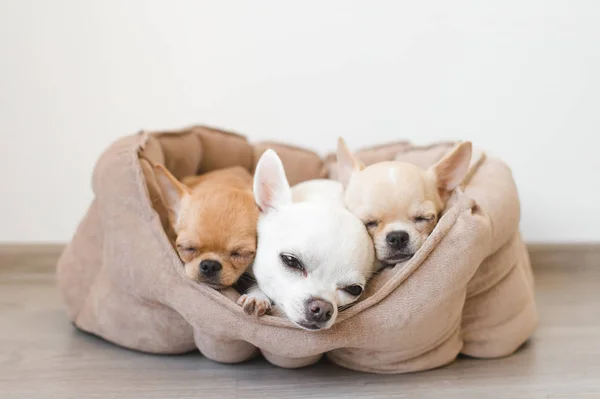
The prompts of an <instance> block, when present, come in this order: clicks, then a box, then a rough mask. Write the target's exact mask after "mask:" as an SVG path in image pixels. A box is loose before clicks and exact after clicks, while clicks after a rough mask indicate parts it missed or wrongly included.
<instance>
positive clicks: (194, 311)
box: [57, 127, 537, 373]
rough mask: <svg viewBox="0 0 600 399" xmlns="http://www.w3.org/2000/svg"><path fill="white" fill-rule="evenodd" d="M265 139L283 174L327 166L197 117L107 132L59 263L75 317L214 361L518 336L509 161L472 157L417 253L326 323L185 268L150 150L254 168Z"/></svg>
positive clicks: (334, 357) (339, 360) (384, 355)
mask: <svg viewBox="0 0 600 399" xmlns="http://www.w3.org/2000/svg"><path fill="white" fill-rule="evenodd" d="M450 145H451V144H449V143H446V144H437V145H433V146H429V147H419V148H417V147H413V146H411V145H409V144H407V143H396V144H393V145H387V146H381V147H376V148H370V149H367V150H363V151H360V152H359V153H358V154H359V156H360V157H361V158H362V159H363V161H364V162H365V163H366V164H370V163H373V162H376V161H382V160H391V159H394V158H397V159H402V160H406V161H409V162H414V163H416V164H418V165H420V166H424V167H426V166H428V165H431V164H433V163H434V162H435V161H436V160H438V159H439V158H440V157H441V156H442V155H443V154H444V153H445V152H446V151H447V150H448V149H449V148H450ZM268 147H271V148H274V149H275V150H276V151H277V152H278V153H279V155H280V156H281V158H282V160H283V163H284V165H285V168H286V170H287V173H288V178H289V180H290V184H295V183H298V182H300V181H303V180H307V179H311V178H318V177H326V176H328V175H331V174H332V173H333V172H332V171H333V157H332V156H328V157H327V158H326V159H325V160H322V159H321V158H320V157H319V156H318V155H316V154H314V153H312V152H309V151H305V150H301V149H298V148H294V147H290V146H284V145H280V144H273V143H261V144H255V145H252V144H250V143H248V141H247V140H246V139H245V138H244V137H242V136H239V135H236V134H232V133H227V132H223V131H219V130H215V129H210V128H203V127H197V128H191V129H187V130H184V131H179V132H171V133H153V134H147V133H140V134H136V135H133V136H129V137H125V138H123V139H121V140H118V141H117V142H116V143H114V144H113V145H112V146H111V147H110V148H109V149H108V150H107V151H106V152H105V153H104V154H103V155H102V157H101V158H100V160H99V161H98V163H97V165H96V168H95V171H94V175H93V189H94V193H95V199H94V201H93V202H92V204H91V206H90V208H89V211H88V213H87V215H86V216H85V218H84V219H83V221H82V222H81V224H80V226H79V228H78V230H77V232H76V234H75V236H74V237H73V241H72V242H71V243H70V244H69V245H68V246H67V248H66V249H65V251H64V253H63V254H62V257H61V258H60V260H59V262H58V269H57V277H58V284H59V287H60V290H61V291H62V294H63V296H64V299H65V302H66V304H67V308H68V313H69V317H70V318H71V319H72V320H73V322H74V323H75V324H76V325H77V326H78V327H79V328H80V329H82V330H85V331H88V332H91V333H93V334H96V335H98V336H100V337H103V338H105V339H107V340H109V341H111V342H114V343H116V344H119V345H122V346H125V347H127V348H132V349H137V350H140V351H145V352H152V353H183V352H188V351H192V350H195V349H196V348H198V349H199V350H200V351H201V352H202V353H203V354H204V355H205V356H206V357H208V358H210V359H214V360H216V361H219V362H241V361H244V360H246V359H249V358H251V357H252V356H254V355H256V354H257V353H259V352H261V353H262V354H263V355H264V356H265V357H266V358H267V360H269V361H270V362H271V363H273V364H276V365H279V366H283V367H298V366H303V365H308V364H311V363H314V362H316V361H318V360H319V359H320V358H321V357H322V356H323V355H324V354H325V355H326V356H327V357H328V358H329V359H330V360H331V361H332V362H334V363H336V364H339V365H341V366H344V367H348V368H352V369H356V370H362V371H369V372H377V373H402V372H409V371H416V370H425V369H430V368H433V367H438V366H441V365H444V364H447V363H449V362H451V361H453V360H454V358H455V357H456V356H457V355H458V354H459V353H464V354H466V355H470V356H475V357H485V358H491V357H498V356H505V355H508V354H510V353H512V352H513V351H515V350H516V349H517V348H518V347H519V346H520V345H521V344H523V343H524V342H525V341H526V340H527V339H528V338H529V336H530V335H531V333H532V332H533V330H534V328H535V326H536V323H537V318H536V311H535V306H534V289H533V277H532V273H531V267H530V264H529V259H528V257H527V252H526V249H525V246H524V244H523V242H522V240H521V237H520V235H519V231H518V225H519V200H518V197H517V192H516V189H515V185H514V182H513V179H512V177H511V172H510V170H509V169H508V167H506V165H504V164H503V163H502V162H500V161H498V160H496V159H493V158H489V157H487V158H486V157H483V156H481V155H480V156H478V157H476V159H475V161H476V162H474V163H473V166H472V170H471V175H470V177H469V180H468V181H466V182H465V184H464V187H463V191H457V192H456V193H455V195H454V196H453V198H452V199H451V202H450V204H449V206H448V208H447V210H446V212H445V213H444V215H443V217H442V218H441V220H440V222H439V224H438V226H437V227H436V228H435V230H434V232H433V233H432V235H431V236H430V237H429V239H428V240H427V242H426V243H425V245H424V246H423V247H422V248H421V249H420V250H419V252H418V253H417V254H416V255H415V256H414V258H413V259H412V260H411V261H409V262H408V263H407V264H406V265H405V266H404V267H402V268H400V267H397V268H394V269H386V270H385V271H384V272H383V273H381V274H379V275H378V276H376V277H375V278H374V279H373V280H372V281H371V283H370V288H369V290H368V292H367V294H368V295H365V298H364V299H363V300H362V301H361V302H360V303H358V304H356V305H355V306H353V307H351V308H350V309H348V310H345V311H343V312H342V313H341V314H340V316H339V319H338V322H337V323H336V324H335V325H334V326H333V327H332V328H331V329H329V330H325V331H319V332H310V331H304V330H301V329H300V328H298V327H296V326H294V325H293V324H292V323H291V322H290V321H288V320H286V319H284V318H281V317H278V316H276V315H268V316H265V317H262V318H260V319H256V318H253V317H250V316H247V315H245V314H244V313H243V311H242V309H241V308H240V307H239V306H238V305H236V303H235V299H236V298H237V297H238V296H239V294H238V293H237V292H235V291H234V290H233V289H230V290H227V291H224V292H219V291H215V290H213V289H211V288H208V287H206V286H203V285H200V284H197V283H194V282H192V281H190V280H189V279H187V278H186V277H185V276H184V272H183V267H182V262H181V261H180V260H179V258H178V256H177V254H176V252H175V251H174V249H173V247H172V244H171V242H172V239H173V235H172V232H171V231H170V228H169V227H168V226H169V224H168V222H167V212H166V210H165V208H164V205H163V204H162V201H161V197H160V194H159V191H158V189H157V186H156V182H155V180H154V175H153V172H152V168H151V167H150V162H152V163H163V164H165V165H166V167H167V168H168V169H169V170H171V172H173V174H174V175H175V176H177V177H179V178H181V177H183V176H185V175H190V174H195V173H203V172H206V171H210V170H213V169H217V168H223V167H227V166H232V165H242V166H244V167H245V168H247V169H248V170H250V171H253V168H254V166H255V164H256V162H257V160H258V157H259V155H260V154H261V153H262V151H264V150H265V149H266V148H268ZM149 161H150V162H149Z"/></svg>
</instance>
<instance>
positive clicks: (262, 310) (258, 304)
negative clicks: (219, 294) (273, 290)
mask: <svg viewBox="0 0 600 399" xmlns="http://www.w3.org/2000/svg"><path fill="white" fill-rule="evenodd" d="M237 304H238V305H240V306H241V307H242V309H243V310H244V313H246V314H247V315H254V316H257V317H260V316H264V315H265V314H267V312H268V311H269V310H270V309H271V303H270V302H269V300H267V299H263V298H257V297H255V296H252V295H248V294H244V295H242V296H241V297H240V298H239V299H238V301H237Z"/></svg>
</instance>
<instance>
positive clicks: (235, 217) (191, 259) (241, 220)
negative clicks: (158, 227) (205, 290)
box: [154, 165, 258, 289]
mask: <svg viewBox="0 0 600 399" xmlns="http://www.w3.org/2000/svg"><path fill="white" fill-rule="evenodd" d="M154 171H155V175H156V180H157V182H158V185H159V187H160V189H161V192H162V195H163V198H164V201H165V204H166V206H167V208H168V210H169V221H170V222H171V225H172V226H173V230H174V231H175V234H176V235H177V240H176V245H177V252H178V253H179V256H180V257H181V259H182V260H183V262H184V263H185V274H186V275H187V276H188V277H189V278H190V279H192V280H194V281H197V282H202V283H206V284H208V285H209V286H211V287H213V288H215V289H221V288H226V287H230V286H231V285H233V284H235V282H236V281H237V280H238V278H239V277H240V276H241V275H242V274H243V273H244V272H245V271H246V269H247V268H248V266H250V264H251V263H252V261H253V259H254V254H255V251H256V224H257V221H258V207H257V206H256V204H255V202H254V196H253V194H252V175H250V173H249V172H248V171H246V170H245V169H244V168H242V167H239V166H238V167H232V168H227V169H221V170H216V171H213V172H209V173H206V174H203V175H200V176H189V177H187V178H184V179H183V183H182V182H179V181H178V180H177V179H176V178H175V177H174V176H173V175H172V174H171V173H170V172H169V171H168V170H167V169H166V168H165V167H164V166H163V165H155V167H154Z"/></svg>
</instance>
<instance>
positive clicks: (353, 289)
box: [344, 284, 363, 296]
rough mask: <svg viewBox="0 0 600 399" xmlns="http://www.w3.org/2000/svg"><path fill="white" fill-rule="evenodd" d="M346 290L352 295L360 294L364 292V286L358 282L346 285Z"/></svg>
mask: <svg viewBox="0 0 600 399" xmlns="http://www.w3.org/2000/svg"><path fill="white" fill-rule="evenodd" d="M344 291H346V292H347V293H348V294H350V295H352V296H359V295H360V294H362V292H363V287H361V286H360V285H358V284H354V285H349V286H347V287H344Z"/></svg>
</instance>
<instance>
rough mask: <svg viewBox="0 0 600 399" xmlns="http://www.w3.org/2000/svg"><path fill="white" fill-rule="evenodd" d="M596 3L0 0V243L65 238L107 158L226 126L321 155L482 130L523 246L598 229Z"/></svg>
mask: <svg viewBox="0 0 600 399" xmlns="http://www.w3.org/2000/svg"><path fill="white" fill-rule="evenodd" d="M599 21H600V3H599V2H597V1H593V0H590V1H566V0H565V1H548V0H546V1H541V0H540V1H508V2H484V1H444V0H440V1H403V2H400V1H393V2H392V1H390V2H383V1H379V2H368V1H362V2H352V1H319V2H317V1H308V2H307V1H303V2H291V1H262V2H248V1H246V2H242V1H143V2H141V1H121V0H110V1H108V0H97V1H79V0H72V1H64V0H63V1H57V0H54V1H44V0H40V1H31V0H14V1H7V0H0V134H1V135H2V136H1V138H2V145H1V146H0V151H1V156H0V179H1V180H0V181H1V187H2V195H1V196H0V220H1V223H0V240H1V241H66V240H68V239H70V237H71V235H72V233H73V231H74V229H75V227H76V225H77V223H78V221H79V219H80V218H81V216H82V215H83V214H84V212H85V210H86V207H87V206H88V204H89V202H90V201H91V199H92V193H91V190H90V177H91V173H92V168H93V166H94V162H95V160H96V158H97V157H98V155H99V154H100V153H101V152H102V151H103V150H104V149H105V148H106V146H108V145H109V144H110V143H111V142H112V141H113V140H115V139H116V138H118V137H119V136H122V135H125V134H130V133H133V132H136V131H138V130H139V129H141V128H146V129H163V128H179V127H183V126H186V125H190V124H194V123H206V124H212V125H217V126H221V127H225V128H229V129H234V130H237V131H239V132H242V133H245V134H248V135H249V136H250V137H251V138H252V139H253V140H260V139H277V140H285V141H289V142H292V143H296V144H300V145H303V146H308V147H312V148H314V149H316V150H319V151H325V150H328V149H331V148H333V146H334V144H335V139H336V137H337V136H338V135H344V136H345V137H346V138H347V140H348V142H349V143H350V144H351V146H353V147H358V146H361V145H366V144H372V143H378V142H384V141H390V140H397V139H410V140H413V141H416V142H429V141H432V140H440V139H471V140H473V141H474V142H475V144H476V145H479V146H481V147H484V148H486V149H488V150H489V151H490V152H492V153H494V154H496V155H498V156H500V157H502V158H503V159H505V160H506V161H507V162H508V163H509V164H510V165H511V166H512V168H513V171H514V174H515V178H516V180H517V183H518V186H519V190H520V194H521V197H522V201H523V208H522V215H523V216H522V227H523V232H524V235H525V238H526V239H527V240H529V241H557V242H564V241H568V242H577V241H600V210H599V208H598V206H599V205H600V179H599V173H600V162H599V157H598V146H599V144H600V139H599V138H598V134H599V130H600V101H599V100H600V22H599Z"/></svg>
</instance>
